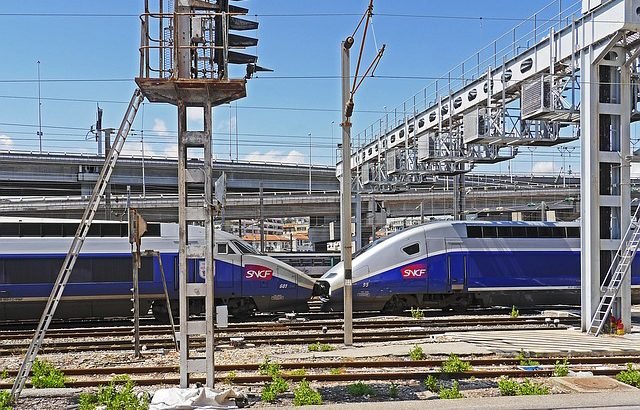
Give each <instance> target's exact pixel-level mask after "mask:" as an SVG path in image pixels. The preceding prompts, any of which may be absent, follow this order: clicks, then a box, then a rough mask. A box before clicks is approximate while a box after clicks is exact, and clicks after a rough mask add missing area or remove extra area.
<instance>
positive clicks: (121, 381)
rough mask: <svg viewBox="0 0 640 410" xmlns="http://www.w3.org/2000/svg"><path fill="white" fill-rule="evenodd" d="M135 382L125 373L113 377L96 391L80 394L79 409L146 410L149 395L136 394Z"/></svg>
mask: <svg viewBox="0 0 640 410" xmlns="http://www.w3.org/2000/svg"><path fill="white" fill-rule="evenodd" d="M134 387H135V383H134V382H133V380H131V379H130V378H129V376H127V375H120V376H116V377H114V378H113V379H112V380H111V382H110V383H109V384H108V385H107V386H100V387H99V388H98V393H96V394H93V393H82V394H80V400H79V405H80V406H79V409H80V410H94V409H96V408H106V409H107V410H112V409H113V410H146V409H148V408H149V395H148V394H146V393H145V394H142V395H140V396H139V395H137V394H136V393H135V392H134V391H133V388H134Z"/></svg>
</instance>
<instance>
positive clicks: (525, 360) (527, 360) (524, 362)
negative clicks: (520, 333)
mask: <svg viewBox="0 0 640 410" xmlns="http://www.w3.org/2000/svg"><path fill="white" fill-rule="evenodd" d="M516 359H518V360H520V366H540V362H538V361H537V360H533V359H531V357H530V355H529V353H526V352H525V351H524V350H520V352H519V353H518V355H517V356H516Z"/></svg>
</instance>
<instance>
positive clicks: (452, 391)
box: [438, 380, 464, 399]
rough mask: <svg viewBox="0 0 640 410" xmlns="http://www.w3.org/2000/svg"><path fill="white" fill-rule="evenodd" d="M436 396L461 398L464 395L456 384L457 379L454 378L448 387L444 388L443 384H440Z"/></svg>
mask: <svg viewBox="0 0 640 410" xmlns="http://www.w3.org/2000/svg"><path fill="white" fill-rule="evenodd" d="M438 396H439V397H440V398H441V399H461V398H463V397H464V396H463V395H462V393H460V386H459V385H458V381H457V380H455V381H454V382H453V384H452V385H451V387H450V388H448V389H447V388H445V387H444V386H440V391H439V392H438Z"/></svg>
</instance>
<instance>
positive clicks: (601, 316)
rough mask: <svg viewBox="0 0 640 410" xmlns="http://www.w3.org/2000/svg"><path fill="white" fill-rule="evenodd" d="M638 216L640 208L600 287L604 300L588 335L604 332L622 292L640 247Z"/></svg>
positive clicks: (597, 310)
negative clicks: (614, 304) (624, 281)
mask: <svg viewBox="0 0 640 410" xmlns="http://www.w3.org/2000/svg"><path fill="white" fill-rule="evenodd" d="M638 216H640V206H638V207H637V208H636V212H635V213H634V214H633V217H632V218H631V224H629V228H627V232H626V233H625V234H624V237H623V238H622V240H621V241H620V247H619V248H618V252H616V256H615V257H614V258H613V262H612V263H611V267H610V268H609V271H608V272H607V276H605V278H604V281H603V282H602V286H601V287H600V291H601V292H602V299H600V303H599V304H598V308H597V309H596V312H595V314H594V315H593V318H592V319H591V325H590V326H589V329H588V330H587V333H591V334H593V335H595V336H598V335H599V334H600V332H602V328H603V327H604V324H605V323H606V322H607V318H608V317H609V313H611V308H612V306H613V302H614V300H615V298H616V296H617V295H618V292H619V291H620V286H621V285H622V281H623V280H624V278H625V276H626V275H627V272H629V269H630V268H631V263H633V257H634V256H635V254H636V251H637V250H638V245H639V244H640V221H638Z"/></svg>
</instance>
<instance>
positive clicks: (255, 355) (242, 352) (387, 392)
mask: <svg viewBox="0 0 640 410" xmlns="http://www.w3.org/2000/svg"><path fill="white" fill-rule="evenodd" d="M462 317H469V318H472V317H473V316H456V318H462ZM388 319H389V317H380V320H388ZM69 340H72V339H69ZM101 340H104V339H101ZM447 341H449V339H448V338H446V337H444V336H435V337H432V338H429V339H428V342H430V343H442V342H447ZM0 343H2V342H1V341H0ZM389 343H393V342H389ZM377 344H379V343H376V345H377ZM358 345H362V344H358ZM338 347H339V346H338ZM409 348H410V347H408V348H407V354H408V350H409ZM295 353H308V347H307V345H277V346H269V345H262V346H255V347H239V348H225V349H220V350H217V351H216V352H215V361H216V364H218V365H221V364H243V363H261V362H263V361H264V359H265V357H277V356H282V355H287V354H295ZM39 358H40V359H44V360H47V361H50V362H51V363H53V364H54V365H55V366H56V367H59V368H102V367H125V366H126V367H136V366H177V365H178V364H179V355H178V353H176V352H175V351H171V350H166V349H162V350H149V351H144V352H143V358H142V359H135V358H133V354H132V351H123V352H113V351H97V352H78V353H66V354H42V355H40V356H39ZM433 358H442V357H433ZM397 359H398V357H372V358H369V359H368V360H370V361H382V360H397ZM21 360H22V357H21V356H11V357H0V372H1V371H2V370H3V369H17V368H18V367H19V366H20V364H21ZM338 360H340V359H339V358H330V357H321V358H316V359H314V358H312V357H309V358H307V359H304V360H302V359H300V360H299V361H305V362H308V361H323V362H326V361H338ZM359 360H366V359H359ZM273 361H276V362H277V361H278V359H274V360H273ZM281 361H282V360H281ZM295 361H296V360H287V362H295ZM307 372H309V373H310V372H312V370H309V369H307ZM322 372H327V370H326V369H325V370H322ZM243 374H245V373H244V372H243ZM150 376H151V375H144V376H141V377H150ZM98 378H99V379H103V380H104V379H110V376H109V375H102V376H98ZM77 379H87V377H82V378H81V377H77ZM133 379H134V380H135V376H134V377H133ZM3 381H5V382H7V381H9V380H6V379H4V380H3ZM443 383H444V384H445V386H449V385H450V383H451V382H450V381H443ZM349 384H351V383H337V382H321V383H320V382H311V386H312V387H313V388H314V389H317V390H318V391H319V392H320V393H321V394H322V397H323V400H324V402H325V404H331V403H346V402H350V403H353V402H362V403H367V402H372V401H387V400H393V401H397V400H429V399H436V398H437V394H434V393H431V392H429V391H428V390H427V389H426V387H425V385H424V384H423V383H421V382H420V381H410V380H409V381H405V380H402V381H399V382H398V383H397V384H393V385H392V384H391V383H388V382H367V384H368V385H369V386H371V387H372V388H373V394H371V395H366V396H362V397H354V396H352V395H351V394H349V393H348V392H347V386H348V385H349ZM289 386H290V391H289V392H287V393H285V394H283V395H282V396H281V398H279V399H278V401H277V402H276V403H275V405H278V406H290V405H292V403H293V402H292V400H293V393H292V392H291V390H292V388H293V387H294V386H295V383H289ZM459 386H460V391H461V393H462V394H463V395H464V396H465V397H487V396H498V395H499V391H498V388H497V381H496V380H486V379H482V380H478V379H475V380H474V379H470V380H461V381H460V382H459ZM158 387H159V386H158ZM216 387H217V388H218V389H223V388H228V387H233V388H234V389H235V390H236V391H240V392H245V393H246V394H248V396H249V397H250V400H251V401H252V402H257V403H255V405H254V406H255V407H266V406H273V405H274V404H271V403H262V402H260V401H259V400H260V393H261V390H262V387H263V386H262V385H247V386H229V385H226V384H224V382H222V380H221V381H220V382H219V383H218V384H217V385H216ZM155 389H156V388H153V387H144V388H141V390H145V391H150V392H151V391H153V390H155ZM34 393H35V394H39V392H37V393H36V392H34V391H33V389H25V392H24V394H23V396H22V398H21V401H20V404H19V406H18V407H17V409H47V410H56V409H66V408H68V406H72V405H73V404H74V403H76V402H77V394H76V395H74V396H71V397H60V396H55V395H54V396H50V397H31V396H32V395H33V394H34ZM552 393H562V391H560V390H559V389H557V388H552Z"/></svg>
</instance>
